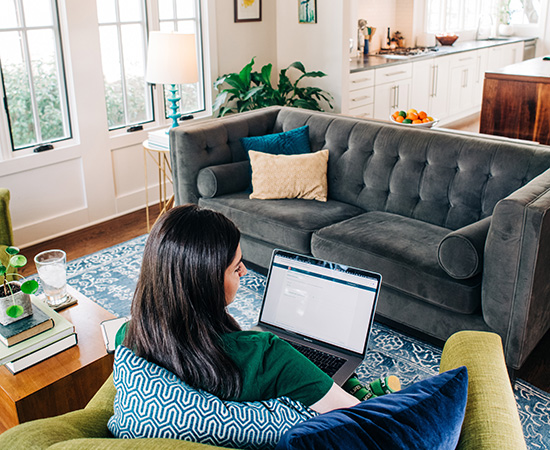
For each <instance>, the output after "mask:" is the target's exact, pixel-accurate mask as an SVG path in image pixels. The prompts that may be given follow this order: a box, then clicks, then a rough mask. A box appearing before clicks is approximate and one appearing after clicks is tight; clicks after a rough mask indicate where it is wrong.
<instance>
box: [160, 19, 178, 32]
mask: <svg viewBox="0 0 550 450" xmlns="http://www.w3.org/2000/svg"><path fill="white" fill-rule="evenodd" d="M160 31H165V32H166V31H175V24H174V22H172V21H170V22H161V23H160Z"/></svg>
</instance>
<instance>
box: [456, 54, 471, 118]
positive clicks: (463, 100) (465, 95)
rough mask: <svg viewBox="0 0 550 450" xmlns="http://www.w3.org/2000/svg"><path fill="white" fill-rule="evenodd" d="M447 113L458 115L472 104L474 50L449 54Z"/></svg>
mask: <svg viewBox="0 0 550 450" xmlns="http://www.w3.org/2000/svg"><path fill="white" fill-rule="evenodd" d="M449 58H450V73H451V76H450V83H449V115H450V116H453V115H460V114H461V113H462V112H464V111H467V110H468V109H470V108H472V107H473V106H474V80H475V79H476V78H475V73H476V55H475V51H471V52H463V53H459V54H457V55H451V56H449Z"/></svg>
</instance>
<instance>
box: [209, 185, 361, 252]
mask: <svg viewBox="0 0 550 450" xmlns="http://www.w3.org/2000/svg"><path fill="white" fill-rule="evenodd" d="M199 205H200V206H203V207H205V208H210V209H213V210H215V211H218V212H221V213H222V214H225V215H226V216H227V217H229V218H230V219H231V220H232V221H233V222H235V224H236V225H237V226H238V227H239V229H240V230H241V232H242V233H243V234H244V235H247V236H250V237H252V238H255V239H258V240H263V241H267V242H270V243H271V244H272V245H273V247H281V248H284V249H289V250H293V251H295V252H298V253H306V254H310V253H311V236H312V234H313V232H314V231H316V230H319V229H321V228H323V227H326V226H328V225H331V224H333V223H337V222H340V221H342V220H345V219H349V218H350V217H353V216H356V215H357V214H361V213H363V212H364V211H363V210H362V209H360V208H357V207H356V206H352V205H348V204H346V203H341V202H337V201H334V200H328V201H327V202H326V203H321V202H312V201H310V200H303V199H283V200H257V199H253V200H250V199H249V198H248V194H246V193H244V192H242V193H238V194H230V195H223V196H220V197H215V198H201V199H200V200H199ZM245 259H246V255H245Z"/></svg>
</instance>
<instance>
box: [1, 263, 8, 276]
mask: <svg viewBox="0 0 550 450" xmlns="http://www.w3.org/2000/svg"><path fill="white" fill-rule="evenodd" d="M6 270H7V269H6V266H4V265H3V264H0V276H2V275H4V274H5V273H6Z"/></svg>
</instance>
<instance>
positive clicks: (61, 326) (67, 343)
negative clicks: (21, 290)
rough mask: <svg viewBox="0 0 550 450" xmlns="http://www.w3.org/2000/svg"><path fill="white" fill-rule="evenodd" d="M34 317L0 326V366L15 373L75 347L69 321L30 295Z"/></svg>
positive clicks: (72, 330) (72, 327) (75, 338)
mask: <svg viewBox="0 0 550 450" xmlns="http://www.w3.org/2000/svg"><path fill="white" fill-rule="evenodd" d="M31 300H32V304H33V315H32V316H30V317H27V318H25V319H21V320H19V321H17V322H13V323H11V324H9V325H0V341H1V342H2V343H1V344H0V365H5V366H6V367H7V368H8V370H9V371H10V372H11V373H13V374H16V373H18V372H21V371H22V370H24V369H26V368H28V367H31V366H33V365H35V364H37V363H39V362H41V361H44V360H45V359H47V358H49V357H51V356H53V355H56V354H57V353H59V352H62V351H63V350H66V349H68V348H69V347H72V346H73V345H76V344H77V336H76V333H75V330H74V326H73V324H72V323H71V322H69V321H68V320H67V319H65V318H64V317H63V316H61V315H60V314H59V313H57V312H55V311H54V310H53V309H51V308H50V307H49V306H48V305H46V304H45V303H44V302H43V301H41V300H40V299H38V298H37V297H35V296H34V295H33V296H32V299H31Z"/></svg>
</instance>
